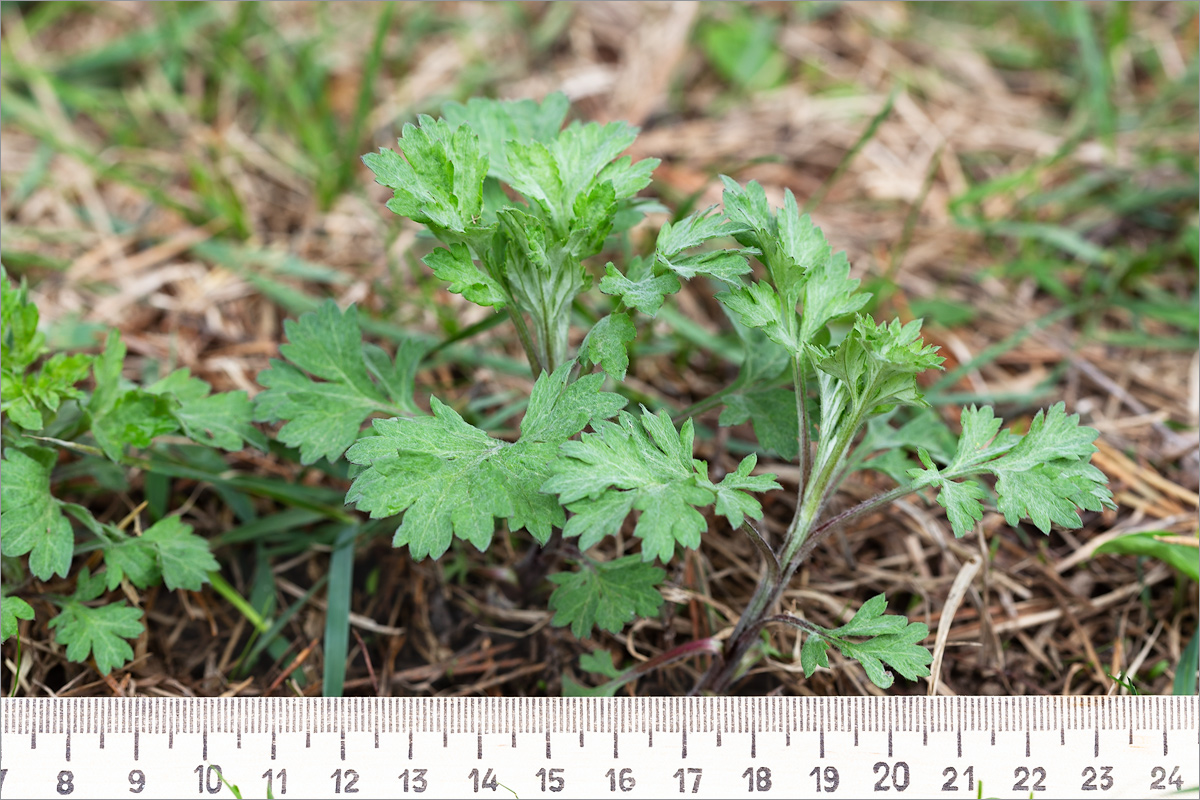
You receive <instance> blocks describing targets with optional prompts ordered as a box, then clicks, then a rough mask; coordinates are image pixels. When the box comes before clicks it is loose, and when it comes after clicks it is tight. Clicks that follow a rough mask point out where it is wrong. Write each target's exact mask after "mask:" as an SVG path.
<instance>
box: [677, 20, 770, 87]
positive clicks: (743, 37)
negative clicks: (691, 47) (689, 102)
mask: <svg viewBox="0 0 1200 800" xmlns="http://www.w3.org/2000/svg"><path fill="white" fill-rule="evenodd" d="M737 10H738V11H739V12H740V11H741V9H737ZM778 27H779V25H778V22H776V21H775V20H774V19H773V18H771V17H767V16H763V15H760V14H754V13H739V14H737V15H736V16H734V17H733V18H732V19H728V20H720V21H716V20H705V21H704V23H703V24H702V25H701V26H700V37H699V38H700V44H701V46H702V48H703V50H704V54H705V55H706V56H707V57H708V59H709V60H710V61H711V62H712V65H713V67H714V68H715V69H716V71H717V72H718V73H719V74H720V75H721V77H722V78H724V79H725V80H726V81H728V82H729V83H731V84H732V85H733V87H734V88H735V89H738V90H749V91H754V90H757V89H766V88H768V87H771V86H776V85H778V84H779V83H780V82H781V81H782V80H783V79H784V78H785V77H786V76H787V72H788V61H789V59H788V58H787V57H785V56H784V54H783V53H781V52H780V51H779V47H778V46H777V45H776V38H777V36H778Z"/></svg>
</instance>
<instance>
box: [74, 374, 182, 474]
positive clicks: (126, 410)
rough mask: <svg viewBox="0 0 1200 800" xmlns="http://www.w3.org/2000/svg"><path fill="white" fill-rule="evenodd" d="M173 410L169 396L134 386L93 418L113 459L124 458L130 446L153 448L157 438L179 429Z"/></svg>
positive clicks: (95, 430)
mask: <svg viewBox="0 0 1200 800" xmlns="http://www.w3.org/2000/svg"><path fill="white" fill-rule="evenodd" d="M172 410H173V409H172V406H171V402H170V400H169V399H168V398H166V397H163V396H162V395H155V394H150V393H149V392H146V391H144V390H142V389H133V390H130V391H128V392H125V393H124V394H122V395H121V396H120V397H119V398H118V399H117V401H116V403H115V404H114V405H113V406H112V408H111V409H109V410H108V411H106V412H104V413H103V414H99V415H97V416H94V417H93V418H92V435H93V436H95V437H96V443H97V444H98V445H100V448H101V449H102V450H103V451H104V454H105V455H106V456H108V457H109V459H111V460H113V461H120V459H121V456H122V455H124V452H125V448H126V447H138V448H142V447H149V446H150V443H151V442H152V441H154V437H156V436H162V435H163V434H167V433H172V432H173V431H176V430H178V429H179V423H178V422H177V421H176V420H175V417H174V415H173V414H172V413H171V412H172Z"/></svg>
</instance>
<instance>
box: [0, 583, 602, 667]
mask: <svg viewBox="0 0 1200 800" xmlns="http://www.w3.org/2000/svg"><path fill="white" fill-rule="evenodd" d="M19 619H33V608H31V607H30V605H29V603H26V602H25V601H24V600H22V599H21V598H19V597H15V596H13V595H6V596H5V597H3V598H0V642H4V641H8V639H9V638H11V637H13V636H16V635H17V620H19ZM610 657H611V654H610Z"/></svg>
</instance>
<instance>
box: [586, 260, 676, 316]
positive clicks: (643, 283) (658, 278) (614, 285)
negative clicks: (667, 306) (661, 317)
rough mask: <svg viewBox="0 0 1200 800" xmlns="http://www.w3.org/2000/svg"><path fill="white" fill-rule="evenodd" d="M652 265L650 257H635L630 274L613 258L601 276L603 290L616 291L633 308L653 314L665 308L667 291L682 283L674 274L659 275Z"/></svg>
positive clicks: (672, 290)
mask: <svg viewBox="0 0 1200 800" xmlns="http://www.w3.org/2000/svg"><path fill="white" fill-rule="evenodd" d="M650 268H651V264H650V262H649V261H644V260H640V259H635V260H634V261H633V262H631V263H630V265H629V267H628V269H627V272H628V275H622V274H621V273H620V272H619V271H618V270H617V268H616V267H615V266H613V264H612V262H609V264H608V265H607V266H605V268H604V277H603V278H601V279H600V291H602V292H604V293H605V294H611V295H616V296H618V297H620V298H621V300H622V301H623V302H624V303H625V305H627V306H629V307H630V308H636V309H637V310H638V311H641V312H642V313H643V314H646V315H647V316H651V317H653V316H654V315H655V314H657V313H658V310H659V309H660V308H662V304H663V299H664V298H665V297H666V295H669V294H675V292H678V291H679V288H680V283H679V279H678V278H676V277H675V276H674V275H671V274H669V273H668V274H666V275H655V274H653V272H651V269H650Z"/></svg>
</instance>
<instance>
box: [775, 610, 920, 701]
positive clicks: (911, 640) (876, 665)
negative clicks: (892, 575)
mask: <svg viewBox="0 0 1200 800" xmlns="http://www.w3.org/2000/svg"><path fill="white" fill-rule="evenodd" d="M886 610H887V598H886V597H884V595H882V594H880V595H876V596H875V597H872V598H871V599H870V600H868V601H867V602H866V603H863V605H862V607H861V608H859V610H858V611H857V612H856V613H855V614H854V617H853V618H852V619H851V620H850V621H849V622H847V623H846V624H845V625H842V626H841V627H839V628H833V629H829V628H822V627H820V626H817V625H811V623H805V624H804V625H802V626H801V625H798V627H801V629H802V630H806V631H808V639H807V640H806V641H805V643H804V646H803V647H802V648H801V650H800V664H801V666H802V667H803V668H804V672H805V674H806V675H812V673H813V671H814V670H815V669H816V668H817V667H819V666H820V667H828V666H829V660H828V655H827V653H826V648H827V647H828V646H830V645H832V646H834V647H836V648H837V649H838V650H839V651H840V652H841V654H842V655H843V656H845V657H846V658H852V659H854V660H855V661H857V662H859V663H860V664H862V666H863V669H864V670H865V671H866V673H867V677H868V678H870V679H871V682H872V683H874V684H875V685H876V686H878V687H880V688H881V689H887V688H888V687H890V686H891V685H892V683H893V681H894V678H893V676H892V674H891V673H890V672H888V671H887V670H886V669H885V668H884V664H887V665H889V666H891V667H892V668H893V669H895V670H896V671H897V672H899V673H900V674H901V675H903V676H904V677H905V678H907V679H908V680H910V681H915V680H916V679H917V678H927V677H929V664H930V663H931V662H932V661H933V656H932V655H931V654H930V652H929V650H928V649H927V648H925V647H924V646H922V645H920V644H918V643H919V642H921V641H923V640H924V639H925V638H926V637H927V636H929V627H928V626H927V625H925V623H923V622H911V623H910V622H909V621H908V620H907V619H906V618H905V617H902V616H898V615H892V614H884V611H886ZM814 629H815V630H814ZM848 637H854V638H853V639H851V638H848ZM856 639H862V641H855V640H856Z"/></svg>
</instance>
